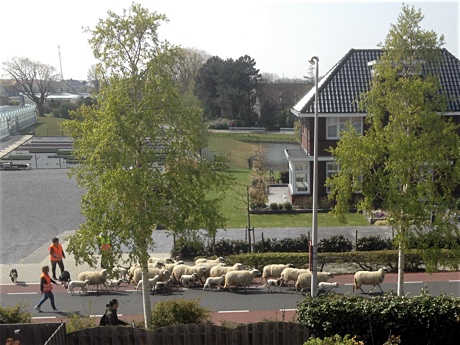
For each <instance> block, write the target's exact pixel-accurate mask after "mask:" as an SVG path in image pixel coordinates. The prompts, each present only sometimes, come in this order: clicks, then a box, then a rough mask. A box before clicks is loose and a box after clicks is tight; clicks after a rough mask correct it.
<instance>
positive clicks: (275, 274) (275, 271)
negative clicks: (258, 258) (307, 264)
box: [262, 264, 294, 280]
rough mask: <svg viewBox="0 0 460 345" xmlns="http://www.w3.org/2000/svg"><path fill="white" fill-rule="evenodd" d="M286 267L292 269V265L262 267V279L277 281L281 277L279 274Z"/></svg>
mask: <svg viewBox="0 0 460 345" xmlns="http://www.w3.org/2000/svg"><path fill="white" fill-rule="evenodd" d="M287 267H294V265H293V264H286V265H284V264H272V265H266V266H264V269H263V271H262V272H263V273H262V278H264V279H265V280H267V279H268V278H275V279H278V278H280V277H281V272H283V270H284V269H285V268H287Z"/></svg>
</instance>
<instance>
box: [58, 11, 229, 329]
mask: <svg viewBox="0 0 460 345" xmlns="http://www.w3.org/2000/svg"><path fill="white" fill-rule="evenodd" d="M165 20H166V17H165V16H164V15H160V14H157V13H156V12H153V13H151V12H149V11H148V10H147V9H145V8H143V7H141V6H140V5H137V4H132V6H131V7H130V8H129V10H128V11H126V10H125V11H124V12H123V15H117V14H115V13H113V12H111V11H109V12H108V18H107V19H105V20H100V21H99V23H98V25H97V26H96V27H95V28H93V29H87V31H88V32H90V33H91V35H92V38H91V39H90V40H89V43H90V45H91V47H92V49H93V51H94V55H95V57H96V58H97V59H98V60H99V63H98V70H100V71H101V72H103V75H104V77H105V81H104V83H102V84H101V85H100V92H99V94H98V96H97V104H96V105H90V106H86V105H83V106H82V107H81V108H80V109H79V110H78V111H77V112H76V113H75V115H74V120H73V121H69V122H67V123H66V124H65V129H66V131H67V132H68V133H69V134H70V135H71V136H72V137H73V138H74V147H75V150H74V154H75V155H76V157H77V158H78V159H79V162H80V164H79V165H78V166H77V167H75V168H74V169H72V171H71V175H73V176H75V177H76V180H77V182H78V183H79V185H81V186H82V187H84V188H85V189H86V190H87V192H86V194H85V195H84V197H83V199H82V204H81V205H82V213H83V214H84V216H85V217H86V222H85V223H84V224H82V225H81V226H80V228H79V229H78V230H77V232H76V234H75V235H72V236H70V239H69V245H68V247H67V250H68V251H69V252H71V253H73V254H74V256H75V258H76V260H77V263H79V262H82V261H85V262H87V263H90V264H92V265H95V264H96V262H97V257H96V255H97V253H98V249H99V248H98V243H97V239H96V238H97V235H98V234H99V233H100V232H101V231H102V230H105V231H107V234H108V235H109V236H110V239H111V244H112V247H111V250H112V256H111V258H110V259H111V262H109V265H113V264H114V263H117V262H118V260H119V259H121V258H122V254H123V253H124V252H126V251H127V252H128V254H129V257H130V259H131V260H132V261H133V262H137V263H139V264H140V266H141V267H142V268H143V294H144V316H145V323H146V326H147V327H148V326H149V325H150V323H151V311H150V296H149V293H148V282H147V279H148V277H147V265H148V259H149V252H152V251H153V250H154V243H153V240H152V237H151V233H152V231H154V229H155V228H156V225H157V224H162V225H163V226H165V227H166V228H169V229H171V230H172V231H174V232H180V231H185V230H197V229H203V228H204V229H208V230H209V231H210V232H212V231H215V230H216V229H217V228H220V227H224V225H225V219H224V218H223V217H222V215H221V214H220V213H219V211H218V210H219V207H220V199H219V196H216V197H215V198H210V197H209V196H208V195H209V194H208V192H209V191H211V190H217V191H220V190H222V189H224V188H223V187H222V186H225V184H226V183H227V181H228V179H227V178H225V177H224V176H223V175H221V174H219V173H218V172H215V171H213V170H212V169H211V165H210V164H209V163H208V162H207V161H205V160H202V159H201V158H200V156H199V153H198V152H199V149H200V148H202V147H204V146H205V145H206V140H207V131H206V128H205V126H204V122H203V119H202V113H201V111H200V110H199V109H197V108H186V107H184V106H183V105H182V103H181V102H180V99H179V94H178V85H177V83H176V81H175V79H174V66H175V62H176V61H177V57H178V50H177V48H176V47H174V46H170V45H169V44H168V43H166V42H160V40H159V38H158V33H157V29H158V27H159V25H160V24H161V23H162V22H164V21H165ZM216 195H219V194H218V193H217V194H216Z"/></svg>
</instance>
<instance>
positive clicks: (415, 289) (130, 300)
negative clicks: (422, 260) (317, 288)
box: [0, 272, 460, 322]
mask: <svg viewBox="0 0 460 345" xmlns="http://www.w3.org/2000/svg"><path fill="white" fill-rule="evenodd" d="M331 281H337V282H338V283H339V288H338V289H336V290H334V293H338V294H351V293H352V281H353V276H352V275H339V276H336V277H334V278H333V279H332V280H331ZM396 281H397V275H396V274H394V273H392V274H387V275H386V277H385V281H384V283H382V284H381V287H382V289H383V291H385V292H391V291H396V288H397V285H396ZM424 287H426V288H427V289H428V291H429V293H430V294H431V295H439V294H441V293H446V294H447V295H452V296H455V297H460V273H459V272H443V273H437V274H432V275H429V274H425V273H408V274H406V275H405V285H404V292H405V293H406V294H409V296H415V295H418V294H420V292H421V289H422V288H424ZM38 289H39V287H38V284H19V285H16V286H15V285H11V284H10V285H1V286H0V299H1V301H2V306H14V305H15V304H16V303H17V302H18V300H20V301H21V302H22V303H25V304H26V305H27V309H28V310H30V311H31V313H32V316H33V318H34V320H36V321H47V322H49V321H50V320H52V319H59V318H62V317H66V316H68V315H69V314H70V313H77V314H81V315H88V314H89V315H93V316H99V315H101V314H102V313H103V311H104V310H105V304H107V303H108V301H109V300H110V299H112V298H117V299H118V300H119V302H120V308H119V311H120V313H121V314H123V319H125V320H139V319H141V318H142V317H141V315H142V313H143V311H142V305H143V304H142V294H141V293H140V292H139V293H136V291H135V289H134V287H133V286H132V285H128V284H126V283H123V284H122V285H121V287H120V288H119V290H114V291H109V292H107V291H100V292H96V291H90V292H89V293H88V294H82V295H78V294H76V295H74V296H72V295H70V293H67V292H66V290H65V289H64V288H62V287H60V286H55V287H54V289H53V291H54V294H55V300H56V306H57V307H58V308H59V309H60V310H61V311H62V312H61V313H60V314H56V313H52V312H51V306H50V304H49V301H47V302H45V304H44V305H43V307H42V309H43V310H44V311H45V312H43V313H39V312H37V311H36V310H34V309H33V306H34V305H36V304H37V302H38V300H39V299H40V294H39V293H38V292H37V290H38ZM363 289H364V291H365V292H367V291H369V289H370V287H369V286H365V287H364V288H363ZM307 293H309V292H307ZM358 295H359V296H363V297H368V296H380V295H381V292H380V290H379V288H378V287H376V288H375V290H374V292H373V293H371V294H369V295H368V294H362V293H361V292H358ZM179 298H185V299H198V300H199V302H200V305H202V306H204V307H206V308H208V309H210V310H211V311H212V312H213V319H214V321H215V320H219V318H220V319H223V318H224V319H226V320H228V318H229V315H232V314H233V317H234V318H235V321H239V322H247V321H249V320H248V318H250V317H251V315H252V314H256V315H259V320H260V319H262V318H263V317H265V318H273V317H274V315H277V316H278V320H280V319H281V317H286V318H288V319H289V318H292V317H293V315H294V311H295V309H296V308H297V305H298V303H299V302H301V301H302V300H303V299H304V296H303V295H302V294H301V293H295V292H294V290H293V289H290V288H288V287H282V288H281V293H280V292H276V293H274V294H272V293H269V292H268V291H267V289H266V288H265V287H263V285H262V284H260V283H255V284H253V285H252V286H251V288H250V289H248V290H247V291H246V292H244V291H243V289H238V290H237V291H234V292H230V291H227V290H220V291H218V290H214V291H208V290H206V291H203V290H202V288H201V286H200V285H198V286H197V287H195V288H191V289H188V288H181V287H177V288H174V289H173V291H172V292H171V293H170V294H167V295H161V294H154V295H151V297H150V299H151V305H152V306H154V305H155V303H157V302H159V301H165V300H168V299H179Z"/></svg>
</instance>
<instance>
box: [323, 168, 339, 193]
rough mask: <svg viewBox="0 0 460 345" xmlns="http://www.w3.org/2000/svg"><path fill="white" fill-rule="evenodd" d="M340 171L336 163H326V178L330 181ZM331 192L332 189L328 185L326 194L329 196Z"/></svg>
mask: <svg viewBox="0 0 460 345" xmlns="http://www.w3.org/2000/svg"><path fill="white" fill-rule="evenodd" d="M339 171H340V166H339V164H338V163H337V162H336V161H328V162H326V178H327V179H328V178H329V177H331V176H332V175H334V174H336V173H338V172H339ZM330 192H331V187H330V186H329V185H326V193H327V194H329V193H330Z"/></svg>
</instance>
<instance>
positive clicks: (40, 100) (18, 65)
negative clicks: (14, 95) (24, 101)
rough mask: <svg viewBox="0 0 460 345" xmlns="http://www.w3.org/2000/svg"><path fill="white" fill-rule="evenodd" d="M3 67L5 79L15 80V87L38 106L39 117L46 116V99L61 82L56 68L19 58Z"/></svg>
mask: <svg viewBox="0 0 460 345" xmlns="http://www.w3.org/2000/svg"><path fill="white" fill-rule="evenodd" d="M2 65H3V66H2V68H3V71H4V74H5V77H6V78H11V79H14V81H15V84H13V87H14V88H15V89H16V90H18V91H19V92H22V93H23V94H24V95H25V96H27V97H28V98H30V100H31V101H32V102H34V103H35V104H36V106H37V111H38V115H39V116H45V109H44V107H43V104H44V103H45V100H46V97H48V96H49V95H50V94H51V92H52V91H54V90H53V86H55V85H56V83H57V82H58V81H60V80H61V77H60V74H58V73H57V72H56V68H54V67H53V66H50V65H46V64H43V63H41V62H39V61H32V60H30V59H28V58H18V57H14V58H12V59H11V60H8V61H4V62H3V64H2Z"/></svg>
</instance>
